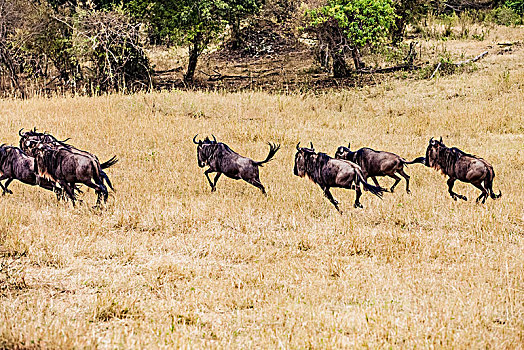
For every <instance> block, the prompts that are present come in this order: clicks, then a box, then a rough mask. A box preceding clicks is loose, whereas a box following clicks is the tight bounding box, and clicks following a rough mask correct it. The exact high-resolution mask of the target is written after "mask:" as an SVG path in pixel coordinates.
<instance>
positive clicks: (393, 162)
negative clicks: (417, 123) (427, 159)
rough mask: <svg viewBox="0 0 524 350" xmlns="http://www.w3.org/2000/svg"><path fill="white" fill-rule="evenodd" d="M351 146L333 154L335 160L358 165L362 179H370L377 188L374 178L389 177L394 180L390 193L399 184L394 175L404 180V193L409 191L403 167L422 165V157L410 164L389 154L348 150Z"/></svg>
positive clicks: (363, 149)
mask: <svg viewBox="0 0 524 350" xmlns="http://www.w3.org/2000/svg"><path fill="white" fill-rule="evenodd" d="M350 147H351V144H348V146H347V147H344V146H340V147H339V148H338V149H337V152H336V153H335V158H337V159H345V160H349V161H351V162H353V163H356V164H358V165H359V166H360V167H361V168H362V174H363V175H364V179H365V180H367V179H368V177H371V179H372V180H373V182H374V183H375V185H377V186H379V187H380V185H379V183H378V180H377V178H376V176H389V177H391V178H393V179H394V180H395V183H394V184H393V186H391V188H390V189H389V191H390V192H393V191H394V190H395V187H396V186H397V185H398V183H399V182H400V177H398V176H397V175H396V174H395V173H398V174H400V175H401V176H402V177H403V178H404V179H406V192H407V193H410V190H409V175H408V174H406V173H405V172H404V165H406V164H414V163H420V164H424V157H418V158H416V159H414V160H412V161H411V162H408V161H406V160H405V159H404V158H402V157H400V156H398V155H396V154H395V153H391V152H384V151H375V150H374V149H371V148H367V147H364V148H361V149H359V150H357V151H355V152H352V151H351V150H350Z"/></svg>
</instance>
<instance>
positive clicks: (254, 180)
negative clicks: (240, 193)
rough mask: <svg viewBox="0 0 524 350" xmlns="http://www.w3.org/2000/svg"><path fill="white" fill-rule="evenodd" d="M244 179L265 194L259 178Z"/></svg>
mask: <svg viewBox="0 0 524 350" xmlns="http://www.w3.org/2000/svg"><path fill="white" fill-rule="evenodd" d="M244 181H246V182H247V183H250V184H251V185H253V186H255V187H256V188H259V189H260V190H261V191H262V194H263V195H267V194H266V189H265V188H264V185H262V182H260V180H259V179H246V180H244Z"/></svg>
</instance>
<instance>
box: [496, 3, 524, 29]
mask: <svg viewBox="0 0 524 350" xmlns="http://www.w3.org/2000/svg"><path fill="white" fill-rule="evenodd" d="M489 17H490V18H489V19H490V20H491V21H492V22H494V23H496V24H500V25H504V26H514V25H519V24H522V23H523V20H522V16H521V15H519V14H518V13H517V12H516V11H515V10H514V9H513V8H511V7H507V6H502V7H497V8H495V9H493V10H492V11H491V13H490V16H489Z"/></svg>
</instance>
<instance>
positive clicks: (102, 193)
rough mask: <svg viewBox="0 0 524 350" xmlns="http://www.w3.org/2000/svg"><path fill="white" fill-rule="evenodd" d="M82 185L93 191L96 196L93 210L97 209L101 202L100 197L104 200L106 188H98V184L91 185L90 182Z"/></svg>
mask: <svg viewBox="0 0 524 350" xmlns="http://www.w3.org/2000/svg"><path fill="white" fill-rule="evenodd" d="M84 185H86V186H87V187H90V188H92V189H94V190H95V193H96V195H97V198H96V205H95V208H98V207H99V206H100V203H101V202H102V196H103V197H104V200H105V194H106V192H107V188H106V187H105V186H104V185H102V186H100V184H97V183H92V182H90V181H89V182H84Z"/></svg>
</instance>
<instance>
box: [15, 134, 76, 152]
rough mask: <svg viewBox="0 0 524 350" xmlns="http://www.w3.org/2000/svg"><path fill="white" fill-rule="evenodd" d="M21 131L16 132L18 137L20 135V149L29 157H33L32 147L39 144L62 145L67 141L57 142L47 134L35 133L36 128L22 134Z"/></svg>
mask: <svg viewBox="0 0 524 350" xmlns="http://www.w3.org/2000/svg"><path fill="white" fill-rule="evenodd" d="M22 130H24V129H23V128H22V129H20V130H19V131H18V135H20V149H21V150H22V151H24V153H26V154H28V155H30V156H34V154H33V147H35V146H36V144H38V143H39V142H42V143H60V144H63V143H64V142H66V141H67V140H69V139H65V140H63V141H59V140H58V139H57V138H56V137H54V136H53V135H51V134H49V133H47V132H38V131H36V128H33V130H29V131H26V132H24V133H22Z"/></svg>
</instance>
